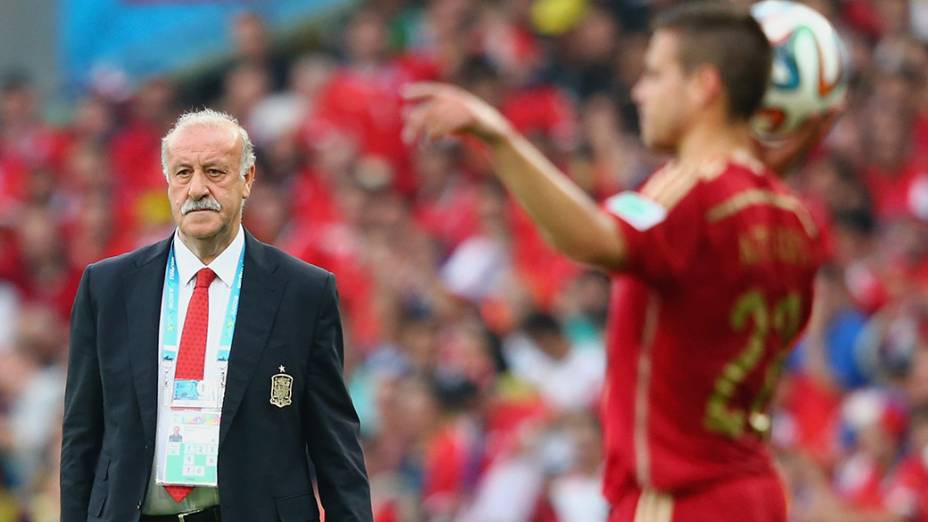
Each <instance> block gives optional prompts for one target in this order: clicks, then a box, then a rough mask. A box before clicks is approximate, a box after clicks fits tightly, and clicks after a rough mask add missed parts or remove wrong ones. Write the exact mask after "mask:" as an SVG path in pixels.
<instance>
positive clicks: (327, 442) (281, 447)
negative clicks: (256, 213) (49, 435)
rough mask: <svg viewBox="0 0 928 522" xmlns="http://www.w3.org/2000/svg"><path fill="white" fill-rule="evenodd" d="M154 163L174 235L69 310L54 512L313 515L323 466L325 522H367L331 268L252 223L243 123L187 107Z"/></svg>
mask: <svg viewBox="0 0 928 522" xmlns="http://www.w3.org/2000/svg"><path fill="white" fill-rule="evenodd" d="M162 163H163V168H164V174H165V177H166V178H167V183H168V197H169V199H170V203H171V208H172V212H173V215H174V219H175V222H176V223H177V229H176V231H175V233H174V234H173V235H172V236H171V237H170V238H168V239H165V240H164V241H161V242H159V243H156V244H154V245H150V246H147V247H144V248H141V249H139V250H136V251H134V252H131V253H129V254H126V255H123V256H119V257H116V258H112V259H107V260H104V261H101V262H99V263H95V264H93V265H90V266H88V267H87V269H86V270H85V272H84V276H83V279H82V280H81V285H80V289H79V290H78V294H77V298H76V299H75V302H74V308H73V312H72V318H71V346H70V361H69V366H68V384H67V391H66V396H65V417H64V438H63V445H62V456H61V520H62V521H63V522H78V521H80V522H84V521H98V520H99V521H112V522H127V521H142V522H162V521H185V522H200V521H218V520H222V521H223V522H264V521H267V522H270V521H283V522H287V521H294V522H296V521H310V520H318V519H319V513H318V508H317V501H316V498H315V495H314V494H313V487H312V477H313V476H315V478H316V481H317V484H318V491H319V501H320V502H321V504H322V506H323V507H324V509H325V511H326V515H327V519H328V520H330V521H337V522H342V521H370V520H372V515H371V504H370V491H369V487H368V481H367V476H366V472H365V469H364V462H363V456H362V453H361V446H360V443H359V440H358V418H357V415H356V413H355V410H354V408H353V406H352V404H351V400H350V398H349V397H348V393H347V391H346V389H345V385H344V382H343V380H342V375H341V371H342V359H343V354H342V333H341V323H340V319H339V314H338V297H337V292H336V288H335V280H334V278H333V276H332V275H331V274H329V273H327V272H325V271H323V270H321V269H319V268H316V267H314V266H311V265H308V264H305V263H303V262H301V261H299V260H297V259H295V258H293V257H291V256H288V255H286V254H284V253H283V252H281V251H279V250H277V249H276V248H273V247H270V246H268V245H265V244H263V243H260V242H259V241H257V240H256V239H254V237H252V236H251V235H250V234H249V233H248V232H247V231H245V230H244V228H243V227H242V225H241V220H242V207H243V205H244V201H245V199H247V198H248V195H249V193H250V191H251V187H252V184H253V183H254V179H255V167H254V148H253V146H252V145H251V141H250V140H249V139H248V134H247V133H246V132H245V130H244V129H242V128H241V127H240V126H239V125H238V123H237V122H236V121H235V120H234V118H231V117H230V116H228V115H225V114H222V113H219V112H215V111H212V110H205V111H200V112H195V113H188V114H186V115H184V116H182V117H181V118H180V119H179V120H178V122H177V124H176V125H175V127H174V128H173V129H172V130H171V131H170V132H169V133H168V134H167V136H165V138H164V140H163V144H162ZM311 468H312V469H314V473H313V472H311V471H310V469H311Z"/></svg>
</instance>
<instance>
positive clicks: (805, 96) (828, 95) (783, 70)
mask: <svg viewBox="0 0 928 522" xmlns="http://www.w3.org/2000/svg"><path fill="white" fill-rule="evenodd" d="M751 13H752V14H753V15H754V17H755V18H757V20H758V21H759V22H760V24H761V26H762V27H763V29H764V32H765V33H766V34H767V38H768V39H769V40H770V43H771V45H772V46H773V50H774V56H773V68H772V71H771V74H770V85H769V86H768V87H767V93H766V94H765V96H764V102H763V106H762V108H761V109H760V111H759V112H758V113H757V115H756V116H755V117H754V119H753V121H752V126H753V128H754V131H755V132H756V133H757V134H758V136H759V137H760V138H761V139H764V140H777V139H781V138H784V137H786V136H788V135H789V134H790V133H792V132H793V131H795V130H796V129H797V128H798V127H800V126H801V125H802V124H803V122H805V121H806V120H807V119H808V118H809V117H811V116H814V115H817V114H820V113H823V112H825V111H827V110H828V109H830V108H832V107H835V106H836V105H838V104H840V103H841V102H842V101H843V100H844V96H845V94H846V92H847V64H846V52H845V49H844V45H843V44H842V42H841V39H840V37H839V36H838V33H837V31H835V29H834V27H833V26H832V25H831V23H829V22H828V20H827V19H826V18H825V17H824V16H822V15H821V14H820V13H818V12H817V11H815V10H814V9H812V8H810V7H808V6H806V5H803V4H800V3H796V2H790V1H785V0H765V1H763V2H759V3H757V4H755V5H754V6H753V7H752V8H751Z"/></svg>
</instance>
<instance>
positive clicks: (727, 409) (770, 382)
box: [703, 290, 802, 438]
mask: <svg viewBox="0 0 928 522" xmlns="http://www.w3.org/2000/svg"><path fill="white" fill-rule="evenodd" d="M801 309H802V300H801V298H800V296H799V293H798V292H789V293H788V294H786V295H785V296H783V297H782V298H780V299H779V300H776V301H774V302H773V303H768V301H767V299H766V297H765V296H764V293H763V292H761V291H760V290H750V291H748V292H745V293H744V294H741V296H740V297H739V298H738V299H737V300H736V301H735V304H734V306H733V307H732V310H731V316H730V319H729V321H730V324H731V327H732V329H733V330H734V331H735V332H744V331H746V330H747V329H748V328H750V330H749V331H748V340H747V343H746V344H745V346H744V348H743V349H742V350H741V352H740V353H739V354H738V355H737V356H736V357H735V358H734V360H732V361H731V362H729V363H728V364H726V365H725V367H724V368H723V369H722V373H721V374H720V375H719V377H718V378H717V379H716V380H715V385H714V388H713V391H712V394H711V395H710V396H709V402H708V404H707V405H706V415H705V418H704V420H703V425H704V426H705V427H706V429H708V430H709V431H713V432H716V433H721V434H723V435H726V436H728V437H732V438H737V437H740V436H741V435H742V434H743V433H744V429H745V426H746V425H749V426H750V428H751V429H752V430H753V431H756V432H758V433H766V432H767V431H768V430H769V428H770V419H769V417H768V416H767V415H766V413H765V409H766V405H767V402H768V400H769V399H770V396H771V394H772V392H773V388H774V386H775V385H776V382H777V378H778V377H779V374H780V369H781V367H782V366H783V360H784V359H785V358H786V355H787V354H788V353H789V351H788V350H787V349H786V348H787V346H786V343H789V342H791V341H792V340H793V337H794V336H795V335H796V332H797V331H798V330H799V327H800V326H801V324H800V321H801V317H800V315H801ZM771 334H775V335H776V337H777V339H778V341H779V343H778V345H777V346H775V347H774V348H775V349H776V350H778V352H779V353H777V355H776V357H775V359H774V360H773V361H772V362H771V364H770V365H769V366H768V367H767V371H766V372H765V373H764V380H763V383H762V385H761V389H760V391H759V393H758V394H757V395H756V396H755V398H754V399H753V400H752V401H751V406H750V408H749V409H748V410H747V411H746V410H745V409H742V408H738V407H734V406H732V405H731V401H732V398H733V397H734V395H735V392H736V391H737V389H738V387H739V386H741V385H742V384H743V383H744V380H745V379H746V378H747V377H748V375H750V374H751V372H752V371H754V370H755V369H756V368H757V366H758V364H760V362H761V361H762V360H763V355H764V348H765V347H766V346H767V345H768V344H769V343H770V336H771Z"/></svg>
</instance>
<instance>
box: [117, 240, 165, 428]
mask: <svg viewBox="0 0 928 522" xmlns="http://www.w3.org/2000/svg"><path fill="white" fill-rule="evenodd" d="M172 238H173V235H172V236H171V237H170V238H168V239H166V240H164V241H161V242H159V243H156V244H155V245H152V247H151V248H150V250H149V251H147V252H142V253H141V254H142V255H140V256H139V259H138V261H137V263H136V265H137V267H138V270H137V271H135V272H132V273H129V274H128V275H127V276H126V292H127V294H126V313H127V318H128V328H129V332H128V338H129V341H130V342H129V347H128V349H129V350H130V354H129V361H130V365H131V366H132V376H133V377H134V379H133V382H134V383H135V394H136V398H137V399H138V404H139V412H140V413H141V415H142V427H143V429H144V430H145V436H146V440H148V441H149V442H151V443H154V440H155V423H156V421H157V416H158V323H159V320H160V318H161V292H162V289H163V288H164V268H165V266H166V265H167V259H168V250H169V246H170V244H171V240H172Z"/></svg>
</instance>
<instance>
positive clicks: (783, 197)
mask: <svg viewBox="0 0 928 522" xmlns="http://www.w3.org/2000/svg"><path fill="white" fill-rule="evenodd" d="M754 205H769V206H772V207H776V208H779V209H783V210H787V211H789V212H792V213H793V214H795V215H796V217H797V218H799V222H800V223H802V227H803V228H804V229H805V231H806V234H808V235H809V236H811V237H815V236H816V235H818V227H816V226H815V222H814V221H813V220H812V216H811V215H810V214H809V210H808V209H807V208H806V207H805V205H803V204H802V202H800V201H799V200H798V199H797V198H796V197H795V196H792V195H789V194H782V193H779V192H773V191H771V190H766V189H747V190H743V191H741V192H738V193H737V194H735V195H733V196H731V197H730V198H728V199H726V200H725V201H723V202H721V203H719V204H717V205H715V206H714V207H712V208H710V209H709V211H708V212H706V219H708V220H709V222H710V223H716V222H718V221H721V220H723V219H725V218H727V217H729V216H732V215H734V214H737V213H738V212H741V211H742V210H744V209H746V208H748V207H751V206H754Z"/></svg>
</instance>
